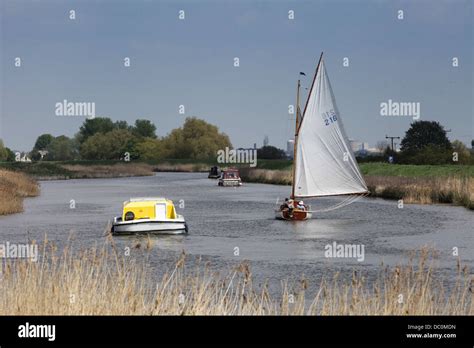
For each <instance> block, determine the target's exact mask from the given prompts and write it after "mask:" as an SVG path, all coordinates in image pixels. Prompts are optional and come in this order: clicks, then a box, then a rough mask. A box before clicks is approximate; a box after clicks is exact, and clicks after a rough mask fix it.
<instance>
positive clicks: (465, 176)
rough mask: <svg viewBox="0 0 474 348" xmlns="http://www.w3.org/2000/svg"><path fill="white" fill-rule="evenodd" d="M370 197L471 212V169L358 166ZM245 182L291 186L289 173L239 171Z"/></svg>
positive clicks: (473, 199)
mask: <svg viewBox="0 0 474 348" xmlns="http://www.w3.org/2000/svg"><path fill="white" fill-rule="evenodd" d="M360 167H361V170H362V173H363V174H364V178H365V180H366V183H367V186H368V188H369V190H370V196H371V197H380V198H386V199H403V201H404V203H419V204H433V203H450V204H455V205H462V206H465V207H467V208H470V209H474V166H457V165H451V166H449V165H446V166H430V165H426V166H424V165H420V166H415V165H393V164H385V163H362V164H361V166H360ZM241 176H242V180H244V181H246V182H255V183H265V184H276V185H291V178H292V176H291V170H290V168H287V169H284V170H267V169H261V168H256V169H253V168H242V169H241Z"/></svg>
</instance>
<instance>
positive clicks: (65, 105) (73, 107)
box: [55, 99, 95, 118]
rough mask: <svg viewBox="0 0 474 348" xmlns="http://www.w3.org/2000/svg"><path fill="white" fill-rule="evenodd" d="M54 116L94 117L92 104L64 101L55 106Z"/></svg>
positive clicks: (93, 104)
mask: <svg viewBox="0 0 474 348" xmlns="http://www.w3.org/2000/svg"><path fill="white" fill-rule="evenodd" d="M55 108H56V111H55V112H56V116H82V117H88V118H94V117H95V103H94V102H70V101H67V100H66V99H64V100H63V101H62V102H58V103H56V104H55Z"/></svg>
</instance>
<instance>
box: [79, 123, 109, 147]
mask: <svg viewBox="0 0 474 348" xmlns="http://www.w3.org/2000/svg"><path fill="white" fill-rule="evenodd" d="M114 128H115V125H114V123H113V122H112V120H111V119H110V118H108V117H95V118H91V119H89V118H88V119H86V120H85V121H84V123H83V124H82V126H81V128H79V133H78V134H77V140H78V141H79V142H80V143H81V144H82V143H84V142H85V141H86V140H87V139H88V138H89V137H91V136H93V135H94V134H97V133H102V134H105V133H107V132H110V131H112V130H114Z"/></svg>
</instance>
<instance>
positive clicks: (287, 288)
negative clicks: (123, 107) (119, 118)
mask: <svg viewBox="0 0 474 348" xmlns="http://www.w3.org/2000/svg"><path fill="white" fill-rule="evenodd" d="M40 249H42V256H41V257H40V258H39V260H38V262H32V261H26V260H23V261H19V260H4V261H3V262H2V263H1V272H2V274H3V279H2V282H0V314H2V315H409V314H414V315H421V314H424V315H463V314H466V315H473V314H474V308H473V294H472V290H471V285H472V279H471V276H470V275H469V271H468V270H467V268H466V267H462V266H461V264H460V263H459V262H458V267H457V274H456V278H455V280H454V281H443V280H442V279H438V278H437V276H435V269H436V268H435V264H436V261H435V259H436V255H435V252H434V251H433V250H431V249H423V250H422V251H421V252H419V253H418V254H416V255H415V254H413V255H412V257H411V258H410V261H409V262H408V264H407V265H404V266H397V267H394V268H389V267H384V266H381V268H380V272H379V273H378V276H377V279H375V281H372V282H370V283H369V282H368V281H367V280H366V277H365V276H364V275H362V274H359V273H357V272H353V274H352V277H349V279H346V278H344V277H342V276H341V274H336V275H334V276H333V277H331V278H325V277H323V278H321V279H315V280H311V281H315V282H317V284H318V286H317V287H316V292H315V294H313V295H312V296H309V294H307V293H306V291H307V287H308V283H309V282H310V280H307V279H304V278H302V279H301V280H300V281H297V282H296V283H294V284H293V285H289V282H287V281H282V290H281V295H279V296H276V297H275V296H272V295H271V294H270V293H269V291H268V288H267V286H266V285H263V286H259V287H256V286H254V281H253V275H252V272H251V268H250V265H249V264H248V263H245V262H243V263H241V264H239V265H237V266H236V267H235V268H234V269H232V270H230V272H229V273H228V274H226V275H220V274H219V273H217V272H215V271H211V269H210V267H209V264H198V265H194V266H193V267H192V268H190V267H189V266H188V265H187V264H186V255H185V254H184V253H183V254H182V255H181V257H180V258H179V259H178V260H177V262H176V265H175V267H174V268H173V269H171V270H170V271H169V272H167V273H166V274H165V275H164V276H163V277H162V279H160V280H158V281H152V280H151V279H153V278H152V277H151V275H150V272H151V271H150V270H149V268H148V267H147V263H146V255H144V258H143V259H139V260H137V259H131V258H130V257H125V256H123V255H121V254H120V253H119V252H118V251H117V250H116V249H115V247H114V246H113V244H109V245H106V246H103V247H100V248H97V247H96V248H91V249H88V250H86V251H82V252H73V250H72V247H70V246H69V247H66V248H65V249H64V250H63V252H61V253H58V252H57V250H56V248H55V247H54V245H52V244H50V243H44V244H43V245H42V247H41V248H40ZM146 249H147V250H146V251H145V250H143V252H144V253H145V254H146V253H148V252H152V249H153V248H152V246H150V245H148V244H147V246H146ZM308 298H311V300H308ZM400 299H401V300H400Z"/></svg>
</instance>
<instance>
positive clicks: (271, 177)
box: [240, 168, 292, 185]
mask: <svg viewBox="0 0 474 348" xmlns="http://www.w3.org/2000/svg"><path fill="white" fill-rule="evenodd" d="M240 176H241V178H242V180H243V181H245V182H258V183H262V184H274V185H291V178H292V173H291V170H289V169H288V170H284V169H283V170H280V169H257V168H241V169H240Z"/></svg>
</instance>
